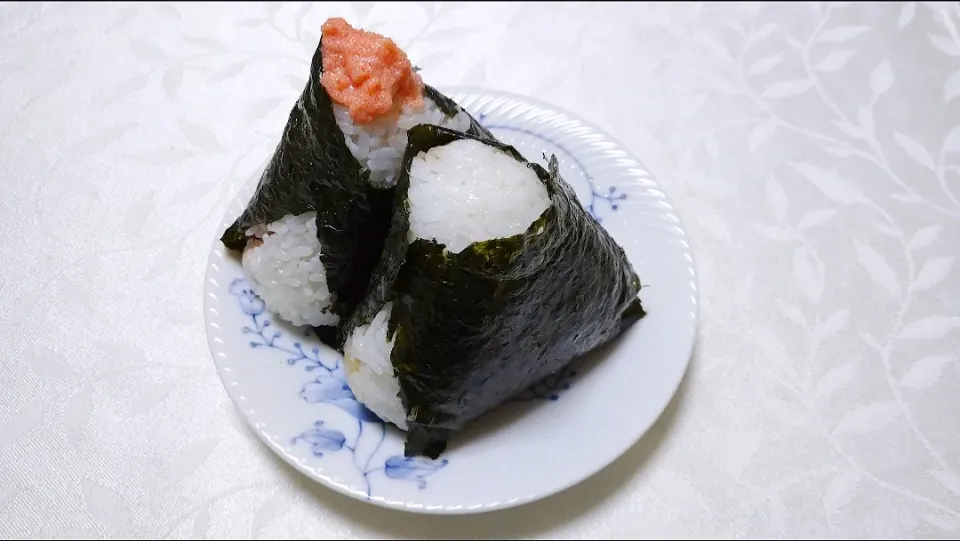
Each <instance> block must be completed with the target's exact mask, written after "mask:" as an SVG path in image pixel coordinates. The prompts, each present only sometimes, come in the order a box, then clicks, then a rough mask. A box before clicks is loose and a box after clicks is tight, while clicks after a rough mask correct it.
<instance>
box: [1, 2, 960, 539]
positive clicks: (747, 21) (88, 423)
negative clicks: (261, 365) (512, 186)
mask: <svg viewBox="0 0 960 541" xmlns="http://www.w3.org/2000/svg"><path fill="white" fill-rule="evenodd" d="M331 15H341V16H345V17H347V18H348V20H349V21H350V22H352V23H353V24H356V25H359V26H362V27H365V28H368V29H372V30H375V31H379V32H383V33H386V34H387V35H389V36H391V37H393V38H394V39H396V41H397V42H398V43H399V44H400V45H401V46H402V47H404V48H406V50H407V51H408V52H409V54H410V56H411V57H412V59H413V60H414V62H416V63H418V64H419V65H421V66H422V67H423V68H424V71H423V74H424V77H425V78H426V79H427V81H428V82H430V83H431V84H434V85H450V84H469V85H475V86H485V87H492V88H496V89H502V90H507V91H512V92H517V93H523V94H529V95H533V96H536V97H540V98H542V99H545V100H547V101H549V102H552V103H554V104H556V105H558V106H560V107H563V108H565V109H568V110H571V111H574V112H575V113H577V114H579V115H581V116H582V117H583V118H585V119H586V120H587V121H589V122H593V123H595V124H597V125H599V126H600V127H601V128H603V129H605V130H607V131H608V132H610V133H611V134H612V135H614V136H615V137H617V138H618V139H620V140H621V141H622V142H624V143H625V144H626V146H627V147H629V148H630V149H632V150H633V151H634V152H635V153H636V154H637V156H638V157H639V158H640V159H641V160H643V161H644V162H645V163H646V164H647V165H648V166H649V167H650V169H651V170H652V171H653V172H654V173H655V174H656V175H657V177H658V178H659V179H660V181H661V182H662V183H663V185H664V187H665V189H666V190H667V192H668V193H669V194H670V196H671V197H672V198H673V199H674V202H675V203H676V205H677V207H678V210H679V212H680V213H681V215H682V216H683V217H684V219H685V221H686V225H687V227H688V229H689V232H690V235H691V237H692V241H693V244H694V248H695V251H696V254H697V257H698V266H699V270H700V276H701V286H702V300H703V307H702V327H701V332H700V336H699V343H698V347H697V352H696V355H695V358H694V360H693V362H692V365H691V368H690V372H689V373H688V375H687V378H686V381H685V383H684V384H683V386H682V387H681V389H680V391H679V393H678V396H677V398H676V399H675V400H674V402H673V403H672V404H671V406H670V407H669V408H668V410H667V412H666V413H665V414H664V416H663V417H662V419H661V421H660V422H659V423H658V424H657V425H656V426H655V428H654V429H653V430H652V431H651V432H650V433H649V434H648V435H647V437H645V438H644V439H643V441H642V442H641V443H639V444H638V445H637V446H636V447H635V448H633V449H632V450H631V451H629V452H628V453H627V454H626V455H625V456H624V457H623V458H622V459H621V460H619V461H618V462H616V463H615V464H614V465H613V466H611V467H610V468H608V469H606V470H604V471H603V472H602V473H600V474H598V475H596V476H595V477H593V478H591V479H589V480H588V481H586V482H584V483H583V484H581V485H580V486H578V487H576V488H574V489H571V490H569V491H567V492H564V493H562V494H560V495H558V496H556V497H554V498H551V499H550V500H548V501H544V502H540V503H536V504H532V505H529V506H526V507H522V508H518V509H515V510H510V511H506V512H502V513H497V514H494V515H490V516H476V517H469V518H429V519H428V518H422V517H416V516H412V515H403V514H398V513H394V512H387V511H383V510H379V509H376V508H373V507H371V506H367V505H364V504H361V503H357V502H354V501H352V500H347V499H345V498H344V497H341V496H338V495H335V494H334V493H332V492H331V491H328V490H326V489H324V488H322V487H320V486H319V485H315V484H313V483H311V482H309V481H306V480H305V479H304V478H303V477H302V476H300V475H298V474H296V473H295V472H294V471H293V470H291V469H290V468H288V467H286V466H284V465H283V464H282V463H281V462H280V460H279V459H277V458H275V457H274V456H273V455H272V454H271V453H270V452H269V451H268V450H266V448H265V447H264V446H263V445H261V444H260V443H259V442H258V440H256V438H255V437H254V436H253V435H252V434H251V433H250V432H249V431H248V430H247V429H246V428H245V427H244V425H243V424H242V421H241V420H240V419H239V418H238V416H237V414H236V413H235V411H234V408H233V406H232V404H231V403H230V402H229V400H228V399H227V396H226V394H225V392H224V390H223V388H222V386H221V384H220V382H219V380H218V378H217V376H216V374H215V372H214V368H213V363H212V362H211V359H210V355H209V352H208V349H207V345H206V338H205V336H204V331H203V325H202V321H201V319H202V314H201V294H200V292H201V281H202V276H203V272H204V267H205V264H206V259H207V253H208V250H209V248H210V245H211V243H212V242H213V241H214V239H215V237H216V236H217V235H218V234H219V231H218V230H217V224H218V223H219V221H220V219H221V215H222V212H223V209H224V208H225V206H226V203H227V201H228V199H229V198H230V197H231V196H232V194H233V193H234V192H235V190H236V189H237V188H238V186H239V183H241V182H243V181H244V180H245V179H246V178H248V177H249V175H250V174H251V173H252V172H253V169H254V168H255V166H256V165H258V164H259V163H261V162H262V161H263V160H264V159H265V158H266V157H268V156H269V154H270V152H271V151H272V149H273V146H274V145H275V142H276V138H277V136H278V134H279V132H280V130H281V129H282V127H283V123H284V121H285V119H286V115H287V112H288V110H289V107H290V106H291V104H292V103H293V102H294V100H295V98H296V96H297V94H298V93H299V92H300V90H301V87H302V84H303V82H304V81H305V77H306V72H305V70H306V68H307V65H308V62H309V60H310V55H311V52H312V50H313V48H314V47H315V46H316V40H317V37H318V35H319V28H320V25H321V23H322V22H323V20H324V19H325V18H326V17H328V16H331ZM0 164H2V165H0V190H2V197H0V232H2V236H0V254H2V255H0V262H2V263H3V269H4V276H3V279H2V281H0V299H2V310H0V357H2V366H0V384H2V391H0V536H3V537H41V536H53V537H59V538H65V537H67V536H80V537H110V538H117V537H130V536H134V537H153V538H188V537H203V536H206V537H211V538H213V537H218V538H222V537H231V538H237V537H240V538H244V537H262V538H266V537H272V536H276V537H281V538H286V537H299V538H303V537H308V538H345V537H351V538H353V537H366V538H370V537H389V536H400V537H438V536H443V535H451V536H454V537H464V536H476V537H490V536H493V537H509V538H516V537H541V538H581V537H586V536H598V537H600V538H627V537H633V536H641V537H652V536H672V537H690V536H695V535H704V536H712V537H734V536H737V537H743V536H746V537H758V536H774V537H796V536H815V537H839V536H844V535H850V536H856V537H868V536H869V537H883V538H890V537H897V538H899V537H911V536H922V537H938V538H953V539H956V538H957V537H958V536H960V262H958V261H956V257H957V254H958V252H960V201H958V199H960V9H958V7H957V4H956V3H955V2H953V3H929V2H919V3H917V2H909V3H863V4H858V3H849V2H844V3H835V4H825V3H804V4H800V3H797V4H787V3H772V2H771V3H755V4H748V5H734V4H701V3H691V4H681V5H672V4H671V5H668V4H653V3H650V4H591V5H586V4H562V5H560V4H558V5H534V4H522V3H502V4H468V5H457V4H444V5H420V4H400V3H397V4H394V3H389V4H388V3H382V4H381V3H377V4H365V5H336V4H332V3H318V4H291V5H284V4H269V5H266V4H257V3H237V4H226V3H222V4H199V5H190V4H148V3H143V4H127V5H124V4H79V3H76V4H71V3H39V4H27V3H12V2H7V3H2V4H0ZM621 413H622V412H621ZM575 429H576V427H571V430H575ZM503 467H504V468H510V464H504V465H503Z"/></svg>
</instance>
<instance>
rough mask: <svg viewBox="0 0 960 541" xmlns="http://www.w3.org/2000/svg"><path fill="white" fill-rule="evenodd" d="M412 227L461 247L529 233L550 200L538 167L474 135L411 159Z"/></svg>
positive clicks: (419, 234)
mask: <svg viewBox="0 0 960 541" xmlns="http://www.w3.org/2000/svg"><path fill="white" fill-rule="evenodd" d="M408 199H409V201H410V231H409V232H408V234H407V236H408V239H409V240H410V241H411V242H413V241H414V240H416V239H418V238H420V239H428V240H434V241H436V242H438V243H440V244H443V245H445V246H446V248H447V250H449V251H451V252H454V253H459V252H460V251H461V250H463V249H464V248H466V247H467V246H468V245H470V244H472V243H474V242H478V241H482V240H488V239H497V238H503V237H509V236H512V235H517V234H519V233H523V232H524V231H526V230H527V228H528V227H530V224H531V223H533V221H534V220H536V219H537V218H538V217H540V215H541V214H542V213H543V211H545V210H547V207H549V206H550V197H549V196H548V195H547V188H546V186H544V184H543V183H542V182H541V181H540V179H539V178H538V177H537V174H536V173H534V172H533V169H530V168H529V167H526V166H525V165H523V164H521V163H519V162H517V160H515V159H513V157H511V156H510V155H508V154H507V153H505V152H503V151H501V150H499V149H496V148H494V147H491V146H489V145H485V144H483V143H481V142H479V141H474V140H472V139H461V140H459V141H454V142H452V143H450V144H447V145H444V146H441V147H436V148H433V149H430V151H429V152H421V153H420V154H418V155H417V157H416V158H415V159H414V160H413V163H412V164H411V165H410V191H409V192H408Z"/></svg>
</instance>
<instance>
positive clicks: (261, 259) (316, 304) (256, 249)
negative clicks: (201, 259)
mask: <svg viewBox="0 0 960 541" xmlns="http://www.w3.org/2000/svg"><path fill="white" fill-rule="evenodd" d="M316 218H317V213H316V212H307V213H304V214H301V215H299V216H293V215H292V214H287V215H286V216H284V217H283V218H281V219H279V220H277V221H275V222H273V223H270V224H267V225H265V226H254V227H251V228H250V229H248V230H247V232H246V233H247V235H255V236H256V237H258V238H259V239H262V243H260V244H259V245H256V243H254V242H251V243H250V244H249V245H248V247H247V249H246V250H244V252H243V258H242V264H243V269H244V272H245V273H246V275H247V279H249V280H250V281H251V282H253V284H254V288H255V289H256V292H257V295H258V296H259V297H260V299H261V300H263V302H264V304H265V305H266V307H267V310H269V311H271V312H273V313H274V314H276V315H277V316H278V317H280V318H282V319H284V320H286V321H289V322H290V323H292V324H294V325H313V326H325V325H336V324H337V322H338V321H339V319H340V318H339V316H337V315H336V314H334V313H333V312H332V311H330V309H331V300H332V299H331V298H330V290H329V288H328V286H327V273H326V271H325V270H324V268H323V263H321V261H320V253H321V250H322V247H321V246H320V241H319V240H318V239H317V222H316Z"/></svg>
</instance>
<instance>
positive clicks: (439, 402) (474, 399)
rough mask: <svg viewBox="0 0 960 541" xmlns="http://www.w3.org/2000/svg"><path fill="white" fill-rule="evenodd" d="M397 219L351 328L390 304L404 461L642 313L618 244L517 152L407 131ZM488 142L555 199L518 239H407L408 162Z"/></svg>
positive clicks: (451, 135) (430, 129)
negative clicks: (458, 244) (460, 243)
mask: <svg viewBox="0 0 960 541" xmlns="http://www.w3.org/2000/svg"><path fill="white" fill-rule="evenodd" d="M408 138H409V143H408V146H407V149H406V152H405V154H404V158H403V170H402V171H403V172H402V175H401V177H400V179H399V181H398V184H397V192H396V195H395V198H394V213H393V221H392V222H393V223H392V225H391V229H390V236H389V237H388V239H387V241H386V245H385V248H384V250H385V251H384V256H383V258H382V259H381V261H380V264H379V266H378V268H377V270H376V271H375V272H374V278H373V281H372V283H371V288H370V292H369V293H368V294H367V298H366V299H365V300H364V303H363V304H362V305H361V307H360V308H359V309H358V311H357V313H356V314H355V316H354V318H353V319H352V321H351V323H350V325H349V328H350V329H352V328H355V327H356V326H358V325H362V324H365V323H368V322H369V321H370V320H371V319H372V318H373V317H374V316H375V315H376V313H377V312H379V311H380V309H381V308H382V307H383V306H384V304H385V303H387V302H392V303H393V308H392V312H391V318H390V327H389V333H388V336H391V337H394V338H395V342H394V347H393V352H392V356H391V362H392V364H393V366H394V369H395V371H396V374H397V378H398V380H399V383H400V398H401V400H402V402H403V405H404V407H405V409H406V410H407V422H408V433H407V440H406V445H405V453H406V455H407V456H415V455H425V456H428V457H430V458H436V457H437V456H438V455H439V454H440V453H442V452H443V450H444V449H445V447H446V442H447V440H448V439H449V438H450V437H451V436H452V435H453V434H454V433H455V432H456V431H458V430H460V429H462V428H463V427H464V426H466V425H467V424H468V423H470V422H471V421H472V420H474V419H476V418H477V417H479V416H481V415H483V414H485V413H487V412H489V411H490V410H492V409H494V408H495V407H497V406H498V405H500V404H501V403H503V402H504V401H506V400H508V399H509V398H511V397H512V396H514V395H516V394H517V393H518V392H520V391H522V390H524V389H526V388H528V387H529V386H530V385H532V384H533V383H535V382H537V381H540V380H542V379H543V378H544V377H546V376H548V375H550V374H553V373H555V372H557V371H558V370H560V369H562V368H563V367H564V366H565V365H567V364H568V363H569V362H570V361H571V360H573V359H574V358H576V357H578V356H580V355H582V354H584V353H586V352H588V351H590V350H593V349H595V348H597V347H599V346H600V345H602V344H604V343H606V342H608V341H610V340H612V339H614V338H616V337H617V336H618V335H620V334H621V333H622V332H623V331H624V330H625V329H626V328H627V327H628V326H629V325H631V324H632V323H634V322H635V321H637V320H638V319H640V318H642V317H643V316H644V311H643V307H642V306H641V304H640V300H639V298H638V297H637V295H638V293H639V290H640V280H639V278H638V277H637V275H636V273H634V271H633V268H632V267H631V265H630V262H629V261H628V260H627V258H626V256H625V254H624V252H623V249H622V248H621V247H620V246H618V245H617V243H616V242H615V241H614V240H613V238H612V237H610V235H609V234H608V233H607V232H606V231H605V230H604V229H603V227H601V226H600V225H599V224H598V223H597V222H596V220H594V219H593V217H592V216H590V215H589V213H587V211H586V210H585V209H584V208H583V206H582V205H581V204H580V202H579V200H578V199H577V196H576V194H575V192H574V191H573V189H572V188H571V187H570V186H569V185H568V184H567V183H566V182H565V181H564V180H563V179H562V178H561V177H560V175H559V172H558V164H557V159H556V157H555V156H554V157H551V159H550V161H549V169H548V170H545V169H544V168H543V167H541V166H540V165H538V164H534V163H529V162H527V161H526V160H525V159H524V158H523V157H522V156H521V155H520V153H519V152H518V151H517V150H516V149H515V148H513V147H510V146H507V145H504V144H502V143H499V142H496V141H492V140H488V139H481V138H477V137H472V136H469V135H465V134H461V133H457V132H453V131H450V130H446V129H443V128H439V127H436V126H426V125H420V126H416V127H414V128H412V129H411V130H410V131H409V133H408ZM465 138H473V139H477V140H481V141H483V142H484V143H486V144H488V145H491V146H494V147H496V148H498V149H500V150H502V151H504V152H506V153H508V154H509V155H511V156H512V157H514V158H515V159H517V160H518V161H520V162H521V163H524V164H526V166H527V167H530V168H531V169H533V170H534V172H536V174H537V176H538V177H539V178H540V180H541V181H542V182H544V184H545V185H546V187H547V192H548V194H549V196H550V199H551V201H552V205H551V206H550V207H549V208H548V209H547V210H546V211H544V213H543V214H542V215H541V216H540V217H539V218H538V219H537V220H536V221H534V223H533V224H532V225H531V226H530V228H528V230H527V231H526V232H525V233H523V234H519V235H515V236H512V237H508V238H501V239H494V240H489V241H484V242H477V243H474V244H471V245H470V246H468V247H467V248H465V249H464V250H463V251H461V252H460V253H456V254H454V253H450V252H449V251H446V250H445V249H444V247H443V246H442V245H440V244H437V243H436V242H434V241H428V240H423V239H418V240H416V241H414V242H412V243H409V244H408V242H407V230H408V229H409V203H408V200H407V191H408V188H409V186H410V176H409V171H410V164H411V162H412V160H413V158H414V156H415V155H416V154H417V153H418V152H420V151H425V150H429V149H431V148H433V147H436V146H441V145H445V144H448V143H450V142H452V141H455V140H458V139H465Z"/></svg>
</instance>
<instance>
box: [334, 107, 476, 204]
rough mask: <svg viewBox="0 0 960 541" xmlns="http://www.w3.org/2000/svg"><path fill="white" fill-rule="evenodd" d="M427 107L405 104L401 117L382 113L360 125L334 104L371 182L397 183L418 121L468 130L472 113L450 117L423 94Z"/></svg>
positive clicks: (381, 184)
mask: <svg viewBox="0 0 960 541" xmlns="http://www.w3.org/2000/svg"><path fill="white" fill-rule="evenodd" d="M423 105H424V107H423V110H422V111H419V112H414V111H411V110H410V108H409V107H408V106H407V107H404V109H403V112H402V113H401V114H400V116H399V117H389V116H384V117H380V118H378V119H376V120H374V121H373V122H371V123H369V124H364V125H360V126H358V125H356V124H354V122H353V119H352V118H350V113H349V112H348V109H347V108H346V107H345V106H343V105H340V104H338V103H334V104H333V114H334V117H335V118H336V120H337V125H338V126H339V127H340V129H341V130H342V131H343V133H344V135H345V136H346V137H344V140H345V141H346V143H347V147H348V148H349V149H350V152H351V153H352V154H353V157H354V158H356V159H357V160H358V161H359V162H360V165H361V166H363V167H364V168H365V169H366V170H368V171H370V183H371V184H373V185H375V186H393V185H394V184H395V183H396V181H397V177H398V176H399V175H398V172H399V170H400V160H401V158H402V157H403V150H404V149H405V148H406V146H407V130H409V129H410V128H412V127H414V126H416V125H417V124H434V125H437V126H442V127H444V128H449V129H451V130H456V131H460V132H465V131H467V130H468V129H469V128H470V115H468V114H467V113H466V112H464V111H460V112H459V113H457V114H456V115H454V116H452V117H447V116H445V115H444V114H443V111H441V110H440V108H439V107H437V104H436V103H434V102H433V101H432V100H431V99H430V98H428V97H426V96H424V97H423Z"/></svg>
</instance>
